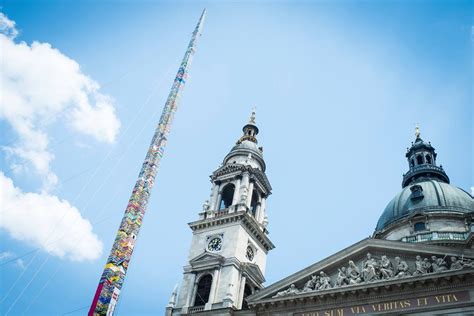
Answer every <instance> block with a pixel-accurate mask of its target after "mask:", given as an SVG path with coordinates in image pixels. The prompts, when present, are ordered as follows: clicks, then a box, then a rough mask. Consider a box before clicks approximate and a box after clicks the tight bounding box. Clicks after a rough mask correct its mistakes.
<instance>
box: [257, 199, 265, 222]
mask: <svg viewBox="0 0 474 316" xmlns="http://www.w3.org/2000/svg"><path fill="white" fill-rule="evenodd" d="M265 202H266V199H265V198H264V197H262V199H261V201H260V208H259V214H258V218H257V221H258V222H259V223H263V218H264V217H265Z"/></svg>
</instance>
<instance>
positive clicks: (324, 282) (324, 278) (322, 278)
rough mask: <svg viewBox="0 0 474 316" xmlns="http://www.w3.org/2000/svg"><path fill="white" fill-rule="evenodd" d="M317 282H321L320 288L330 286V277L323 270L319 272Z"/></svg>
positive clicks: (324, 288) (323, 288)
mask: <svg viewBox="0 0 474 316" xmlns="http://www.w3.org/2000/svg"><path fill="white" fill-rule="evenodd" d="M319 282H320V283H321V286H320V287H319V289H320V290H326V289H330V288H331V278H330V277H329V276H328V275H327V274H326V273H324V271H321V272H319Z"/></svg>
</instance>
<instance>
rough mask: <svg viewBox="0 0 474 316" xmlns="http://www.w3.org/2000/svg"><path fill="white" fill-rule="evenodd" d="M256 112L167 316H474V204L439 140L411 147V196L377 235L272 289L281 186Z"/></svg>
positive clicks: (200, 225)
mask: <svg viewBox="0 0 474 316" xmlns="http://www.w3.org/2000/svg"><path fill="white" fill-rule="evenodd" d="M258 132H259V129H258V127H257V126H256V123H255V113H254V112H253V113H252V115H251V117H250V120H249V122H248V124H246V125H245V126H244V127H243V135H242V137H241V138H240V139H239V140H238V141H237V144H236V145H235V146H234V147H233V148H232V149H231V151H230V152H229V153H228V154H227V156H225V158H224V161H223V164H222V165H221V166H220V167H219V168H218V169H217V170H215V171H214V172H213V173H212V175H211V182H212V190H211V194H210V199H209V200H207V201H206V202H205V203H204V205H203V209H202V212H201V213H199V218H198V219H197V220H196V221H193V222H191V223H189V224H188V225H189V227H190V228H191V230H192V233H193V238H192V242H191V247H190V250H189V256H188V262H187V263H186V265H185V266H184V273H183V279H182V282H181V285H180V287H179V290H178V289H177V288H176V289H175V290H174V291H173V293H172V295H171V298H170V301H169V304H168V306H167V308H166V315H167V316H171V315H187V314H199V315H295V316H345V315H401V314H403V315H474V245H473V241H474V237H473V236H474V234H473V232H474V225H473V219H474V199H473V197H472V196H471V195H470V194H469V193H467V192H465V191H464V190H462V189H460V188H457V187H455V186H453V185H451V184H450V180H449V177H448V175H447V174H446V172H445V171H444V169H443V167H442V166H441V165H438V162H437V154H436V152H435V149H434V147H433V146H432V145H431V143H430V142H426V141H424V140H423V139H421V137H420V133H419V130H418V129H417V132H416V139H415V141H414V142H413V143H412V145H411V147H410V148H409V149H408V150H407V152H406V154H405V157H406V159H407V162H408V171H407V172H406V173H405V174H404V175H403V180H402V190H401V192H400V193H398V194H397V195H396V196H395V197H394V198H393V199H392V200H391V201H390V202H389V203H388V205H387V207H386V208H385V210H384V211H383V212H382V214H381V216H380V218H379V220H378V222H377V225H376V228H375V232H374V233H373V235H372V237H370V238H366V239H364V240H361V241H359V242H356V243H355V244H353V245H352V246H349V247H347V248H346V249H343V250H341V251H339V252H337V253H335V254H333V255H331V256H329V257H327V258H325V259H323V260H321V261H319V262H317V263H315V264H313V265H311V266H309V267H306V268H305V269H303V270H300V271H298V272H296V273H294V274H292V275H290V276H288V277H286V278H284V279H282V280H280V281H278V282H276V283H274V284H272V285H269V286H266V287H265V286H264V285H263V284H264V282H265V277H264V275H265V266H266V257H267V254H268V252H269V251H270V250H272V249H273V248H275V246H274V245H273V243H272V242H271V240H270V239H269V237H268V231H267V228H266V227H267V224H268V218H267V216H266V208H265V201H266V199H267V198H268V197H269V196H270V194H271V191H272V187H271V185H270V182H269V180H268V178H267V176H266V175H265V169H266V166H265V161H264V159H263V149H262V147H258V145H257V143H258V142H257V134H258Z"/></svg>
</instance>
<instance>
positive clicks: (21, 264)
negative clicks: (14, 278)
mask: <svg viewBox="0 0 474 316" xmlns="http://www.w3.org/2000/svg"><path fill="white" fill-rule="evenodd" d="M15 265H16V266H17V267H18V268H20V269H21V270H25V268H26V266H25V262H24V261H23V259H16V261H15Z"/></svg>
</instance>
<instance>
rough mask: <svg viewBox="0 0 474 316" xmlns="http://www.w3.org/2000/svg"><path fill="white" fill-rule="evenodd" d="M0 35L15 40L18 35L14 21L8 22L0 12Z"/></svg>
mask: <svg viewBox="0 0 474 316" xmlns="http://www.w3.org/2000/svg"><path fill="white" fill-rule="evenodd" d="M0 33H3V34H6V35H7V36H8V37H10V38H15V37H17V35H18V30H17V29H16V27H15V21H12V20H10V19H9V18H8V17H7V16H6V15H5V14H3V12H0Z"/></svg>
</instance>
